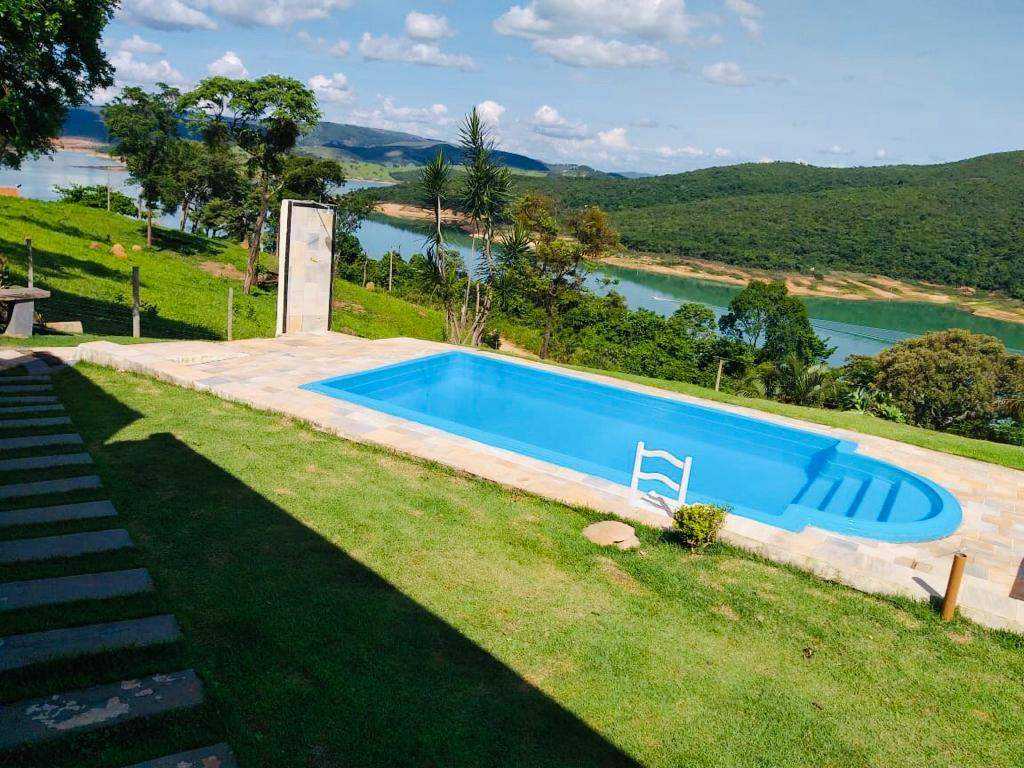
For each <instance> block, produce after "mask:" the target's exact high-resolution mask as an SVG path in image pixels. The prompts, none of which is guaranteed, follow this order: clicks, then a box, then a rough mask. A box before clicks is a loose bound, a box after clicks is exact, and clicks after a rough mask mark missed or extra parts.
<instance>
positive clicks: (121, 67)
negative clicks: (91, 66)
mask: <svg viewBox="0 0 1024 768" xmlns="http://www.w3.org/2000/svg"><path fill="white" fill-rule="evenodd" d="M110 63H111V64H113V65H114V69H115V70H116V79H117V81H118V83H119V84H128V85H153V84H155V83H167V84H168V85H183V84H184V83H185V76H184V75H182V74H181V72H179V71H178V70H176V69H175V68H174V67H172V66H171V63H170V62H169V61H167V59H160V60H159V61H140V60H139V59H136V58H135V55H134V54H133V53H132V52H131V51H118V52H117V53H115V54H114V55H113V56H111V57H110Z"/></svg>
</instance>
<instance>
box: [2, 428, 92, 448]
mask: <svg viewBox="0 0 1024 768" xmlns="http://www.w3.org/2000/svg"><path fill="white" fill-rule="evenodd" d="M81 444H82V436H81V435H76V434H74V433H70V432H68V433H62V434H59V435H26V436H25V437H5V438H0V451H15V450H18V449H20V448H43V447H45V446H48V445H81Z"/></svg>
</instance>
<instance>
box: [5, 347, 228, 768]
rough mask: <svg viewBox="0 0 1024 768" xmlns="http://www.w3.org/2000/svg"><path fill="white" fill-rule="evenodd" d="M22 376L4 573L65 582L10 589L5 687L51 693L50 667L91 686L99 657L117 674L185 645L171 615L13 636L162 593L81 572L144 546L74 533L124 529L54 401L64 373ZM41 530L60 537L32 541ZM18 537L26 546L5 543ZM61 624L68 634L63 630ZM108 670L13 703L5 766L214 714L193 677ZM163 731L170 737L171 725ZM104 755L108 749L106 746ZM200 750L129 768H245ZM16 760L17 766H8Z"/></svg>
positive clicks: (14, 413)
mask: <svg viewBox="0 0 1024 768" xmlns="http://www.w3.org/2000/svg"><path fill="white" fill-rule="evenodd" d="M22 370H23V371H24V373H22V374H20V375H19V374H18V372H17V370H12V369H7V370H2V371H0V567H3V568H4V569H5V573H7V572H10V569H12V568H18V567H26V566H28V567H31V566H35V565H36V564H39V565H47V564H49V565H51V566H52V569H51V572H54V571H53V569H56V572H59V575H50V576H47V577H44V578H25V579H17V578H15V579H8V578H3V577H0V579H2V580H0V681H2V680H3V678H4V676H6V675H17V676H18V677H17V678H16V679H17V681H18V682H19V683H21V682H22V681H23V680H26V679H27V680H29V681H31V680H32V679H33V675H36V674H38V675H39V676H40V677H41V678H42V680H44V681H45V680H47V679H49V678H47V676H46V673H47V670H48V667H49V666H51V665H64V667H61V668H62V669H63V668H65V667H67V666H69V665H70V667H71V668H72V669H74V670H76V671H80V672H82V673H83V676H84V677H88V672H89V671H90V663H91V660H92V659H95V658H97V657H98V655H100V654H113V656H112V657H111V658H113V659H114V661H113V662H112V663H113V664H114V666H115V668H116V665H117V663H118V662H119V661H120V660H121V658H122V657H121V656H119V655H117V654H118V653H119V652H123V653H125V654H131V653H134V652H137V651H140V650H145V649H149V648H155V647H158V646H167V645H171V644H174V643H178V642H179V641H180V640H181V630H180V628H179V626H178V623H177V621H176V620H175V618H174V616H172V615H169V614H157V615H150V616H142V617H138V618H125V619H120V620H114V621H103V622H99V623H87V624H79V625H75V626H59V625H58V626H46V628H44V629H39V630H38V631H28V632H20V633H19V632H13V633H10V632H8V631H7V628H8V627H9V626H11V625H12V624H11V622H10V621H7V622H5V618H7V619H13V618H19V617H24V616H25V615H26V612H32V611H39V610H43V611H45V610H51V611H52V610H54V609H53V608H52V607H53V606H56V607H57V611H56V613H55V614H54V615H56V616H60V615H61V614H60V608H61V607H63V606H68V607H69V608H68V610H72V609H73V608H75V607H80V606H82V605H91V604H94V603H95V601H109V600H115V599H118V598H125V597H129V596H136V595H146V594H147V593H152V592H153V591H154V584H153V580H152V578H151V576H150V574H149V572H148V571H147V570H146V569H145V568H122V569H110V570H101V571H98V572H96V571H94V570H93V569H89V568H88V567H87V566H85V567H83V566H82V565H81V563H82V561H83V560H85V561H87V562H92V563H95V562H96V560H95V558H96V557H97V556H102V557H108V556H109V560H108V562H110V563H115V562H116V559H114V558H116V557H117V556H118V555H120V554H122V553H125V552H130V551H131V550H132V549H133V548H134V543H133V541H132V539H131V536H130V535H129V533H128V531H127V530H125V529H124V528H117V527H108V528H102V527H101V528H100V529H98V530H74V528H75V527H76V526H82V525H85V526H87V527H95V526H97V525H100V526H102V525H103V523H104V521H105V520H106V519H108V518H110V519H112V518H116V517H117V510H116V509H115V508H114V505H113V504H112V503H111V502H110V501H109V500H107V499H105V498H103V492H102V482H101V480H100V478H99V477H98V476H97V475H95V474H90V472H89V470H90V468H91V465H92V457H91V456H90V455H89V453H87V452H85V451H83V450H82V445H83V441H82V438H81V437H80V436H79V435H78V434H77V433H75V432H74V429H73V427H72V425H71V419H70V418H69V417H68V416H67V415H66V414H65V413H64V406H63V405H62V404H61V403H60V401H59V399H58V397H57V396H56V395H55V394H54V390H53V386H52V383H51V379H50V375H51V373H52V372H53V370H54V369H52V368H51V367H50V366H49V365H48V364H47V363H46V362H44V361H43V360H40V359H34V358H31V359H29V360H28V361H27V362H25V363H24V365H23V366H22ZM111 522H113V520H111ZM40 528H42V529H44V530H45V531H46V533H47V534H50V535H36V534H35V533H33V531H34V530H38V529H40ZM61 528H69V529H70V530H66V531H62V530H61ZM12 532H13V534H14V535H15V536H17V538H10V537H9V536H7V535H5V534H9V533H12ZM90 557H92V558H93V560H91V561H90V560H89V558H90ZM80 569H81V570H80ZM82 570H84V571H85V572H81V571H82ZM48 607H50V608H48ZM55 621H56V622H57V623H58V624H60V623H61V622H62V621H63V619H56V620H55ZM44 623H47V622H44ZM125 658H129V656H126V657H125ZM108 666H109V664H108V665H106V666H104V667H103V668H104V672H97V673H96V674H97V675H99V676H100V679H99V680H97V683H98V684H96V685H91V686H88V687H84V688H78V689H76V690H68V691H60V690H57V691H52V692H49V693H46V694H45V695H37V696H32V697H25V698H22V699H20V700H19V698H18V697H17V695H15V696H14V700H10V701H8V700H4V701H3V702H2V703H0V764H2V765H9V764H16V765H21V762H20V761H19V757H18V756H19V755H21V754H31V748H32V747H33V746H35V745H39V744H40V743H45V742H49V741H53V740H57V739H65V738H70V737H74V736H76V735H77V734H82V733H86V732H97V733H99V734H101V735H102V734H107V736H106V737H107V738H109V739H110V740H112V742H113V743H118V742H117V741H116V740H117V737H118V734H117V732H116V728H117V727H118V726H120V725H122V724H124V723H129V722H132V721H135V722H139V721H144V720H146V719H147V718H158V717H160V716H165V715H169V714H180V713H185V712H188V711H190V710H194V709H195V708H197V707H199V706H200V705H201V704H202V702H203V696H204V694H203V685H202V682H201V681H200V679H199V677H198V675H197V674H196V673H195V671H194V670H191V669H185V670H179V669H170V670H166V671H160V672H156V673H153V674H149V675H146V676H143V677H138V676H135V677H125V678H115V679H110V678H109V676H108V673H106V669H107V667H108ZM114 674H115V675H116V672H114ZM76 679H77V677H76ZM18 687H19V686H14V690H15V691H17V690H18ZM5 690H6V688H5ZM7 698H10V697H7ZM154 722H155V723H156V724H157V726H158V727H159V723H160V721H159V720H156V721H154ZM93 743H94V742H93V741H90V744H93ZM98 743H99V744H100V745H102V740H101V741H100V742H98ZM194 746H195V745H194V744H192V745H189V744H182V745H181V747H182V748H186V751H183V752H179V753H177V754H171V755H166V756H163V757H154V758H153V759H150V760H148V761H146V762H142V763H137V764H135V765H133V766H131V767H130V768H235V767H236V765H237V764H236V761H235V758H234V756H233V755H232V753H231V750H230V748H229V747H228V746H227V745H226V744H214V745H210V746H205V747H202V748H200V749H193V748H192V747H194ZM27 750H28V751H27ZM26 751H27V752H26ZM8 757H11V758H13V759H14V763H9V762H7V759H8Z"/></svg>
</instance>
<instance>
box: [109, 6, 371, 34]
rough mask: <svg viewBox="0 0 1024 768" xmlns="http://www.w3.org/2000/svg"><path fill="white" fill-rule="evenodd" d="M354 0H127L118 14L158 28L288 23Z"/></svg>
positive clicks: (317, 16)
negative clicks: (221, 21)
mask: <svg viewBox="0 0 1024 768" xmlns="http://www.w3.org/2000/svg"><path fill="white" fill-rule="evenodd" d="M350 5H352V0H123V4H122V6H121V8H120V10H119V12H118V17H119V18H122V19H124V20H126V21H128V22H130V23H133V24H139V25H141V26H145V27H151V28H154V29H170V30H182V29H216V28H217V23H216V21H214V18H222V19H226V20H228V21H230V22H232V23H234V24H236V25H238V26H241V27H284V26H288V25H289V24H292V23H294V22H296V21H309V20H311V19H326V18H327V17H328V16H330V15H331V14H332V13H333V12H334V11H337V10H342V9H344V8H348V7H349V6H350Z"/></svg>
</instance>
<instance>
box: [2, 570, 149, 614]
mask: <svg viewBox="0 0 1024 768" xmlns="http://www.w3.org/2000/svg"><path fill="white" fill-rule="evenodd" d="M152 590H153V580H152V579H151V578H150V576H149V571H147V570H146V569H145V568H132V569H130V570H127V571H106V572H104V573H85V574H82V575H80V576H60V577H57V578H55V579H33V580H31V581H8V582H5V583H2V584H0V611H14V610H18V609H19V608H37V607H39V606H43V605H60V604H61V603H72V602H75V601H78V600H106V599H107V598H111V597H124V596H125V595H137V594H139V593H141V592H151V591H152Z"/></svg>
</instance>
